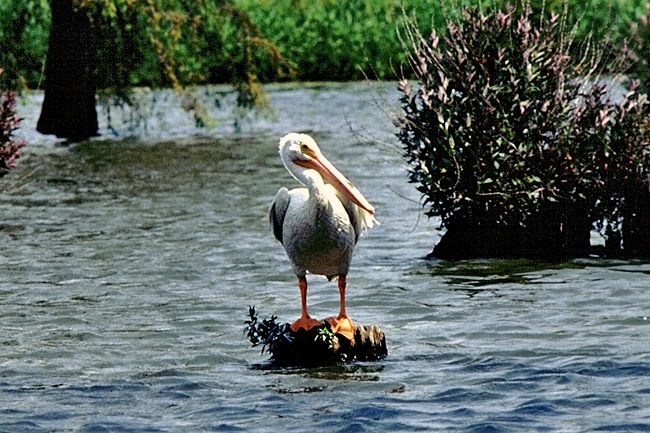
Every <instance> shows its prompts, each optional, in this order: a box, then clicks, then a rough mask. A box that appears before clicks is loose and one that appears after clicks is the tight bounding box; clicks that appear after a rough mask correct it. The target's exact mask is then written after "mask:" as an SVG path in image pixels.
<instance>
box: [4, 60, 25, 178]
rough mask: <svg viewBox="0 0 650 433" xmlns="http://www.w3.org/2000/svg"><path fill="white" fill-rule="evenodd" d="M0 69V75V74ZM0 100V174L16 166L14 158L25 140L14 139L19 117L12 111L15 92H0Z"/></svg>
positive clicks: (17, 155) (14, 102) (18, 154)
mask: <svg viewBox="0 0 650 433" xmlns="http://www.w3.org/2000/svg"><path fill="white" fill-rule="evenodd" d="M2 72H3V71H2V69H0V75H1V74H2ZM0 98H1V101H0V133H1V134H2V136H1V137H0V176H4V175H5V174H7V173H8V170H9V169H10V168H13V167H15V166H16V159H17V158H18V157H19V156H20V151H21V148H22V147H23V146H24V145H25V140H19V141H16V140H15V139H14V137H13V132H14V131H15V130H16V129H18V125H19V124H20V117H18V115H16V113H15V112H14V109H15V106H16V94H15V93H14V92H12V91H6V92H2V93H1V96H0Z"/></svg>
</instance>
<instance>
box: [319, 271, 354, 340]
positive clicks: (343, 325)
mask: <svg viewBox="0 0 650 433" xmlns="http://www.w3.org/2000/svg"><path fill="white" fill-rule="evenodd" d="M346 287H347V280H346V278H345V277H344V276H341V275H339V295H340V296H341V309H340V311H339V315H338V317H336V318H334V317H329V318H327V319H325V321H326V322H327V323H329V324H330V326H331V327H332V332H334V333H335V334H341V335H343V336H344V337H345V338H347V339H348V340H350V341H354V323H353V322H352V319H350V318H349V317H348V314H347V313H346V311H345V289H346Z"/></svg>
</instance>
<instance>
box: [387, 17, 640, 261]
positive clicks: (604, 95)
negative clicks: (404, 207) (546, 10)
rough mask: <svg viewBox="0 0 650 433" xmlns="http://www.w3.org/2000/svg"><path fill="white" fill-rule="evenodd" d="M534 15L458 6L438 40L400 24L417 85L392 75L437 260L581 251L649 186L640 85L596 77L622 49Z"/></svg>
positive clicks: (618, 64) (611, 67)
mask: <svg viewBox="0 0 650 433" xmlns="http://www.w3.org/2000/svg"><path fill="white" fill-rule="evenodd" d="M532 17H533V14H532V11H531V8H530V7H529V6H523V7H522V8H521V9H519V10H516V9H515V8H514V7H512V6H509V5H508V6H507V7H506V8H505V10H496V11H494V12H491V13H489V14H486V13H484V12H482V11H481V10H479V9H477V8H465V9H464V10H463V13H462V17H461V19H459V20H458V21H454V20H448V23H447V35H446V36H444V37H442V38H441V37H440V36H439V35H438V33H436V32H435V31H434V32H433V33H432V34H431V36H430V37H428V38H425V37H424V36H422V34H421V33H420V32H419V31H418V29H417V26H416V25H415V24H413V23H409V24H407V25H406V26H405V31H404V33H405V35H406V36H405V38H404V39H405V45H408V46H407V47H406V48H407V49H408V50H409V51H410V57H409V60H410V64H411V67H412V70H413V73H414V75H415V76H416V77H417V80H418V84H417V86H416V87H414V86H411V85H410V84H409V83H408V81H407V80H406V79H402V80H401V81H400V84H399V90H400V91H401V94H402V95H401V104H402V110H403V112H402V115H401V116H400V118H398V119H397V120H396V125H397V126H398V128H399V133H398V137H399V139H400V141H401V143H402V145H403V147H404V149H405V157H406V159H407V161H408V163H409V164H410V174H409V179H410V181H411V182H413V183H417V184H418V190H419V191H420V192H421V193H422V194H423V197H424V200H425V204H426V205H428V206H429V210H428V212H427V213H428V215H429V216H438V217H440V218H441V225H442V227H444V228H446V229H447V233H446V234H445V235H444V236H443V238H442V240H441V242H440V243H439V244H438V245H437V246H436V248H435V250H434V252H433V255H435V256H438V257H469V256H547V257H553V258H554V257H558V256H559V257H566V256H567V255H572V256H575V255H584V254H586V253H587V252H588V250H589V246H590V245H589V238H590V230H591V228H592V224H593V223H597V224H599V225H600V227H601V228H605V227H607V228H608V229H609V231H610V233H612V232H620V230H621V227H620V225H619V221H620V219H621V217H622V216H624V213H625V203H626V202H625V196H626V192H627V191H628V190H629V188H631V186H632V185H634V188H635V189H637V190H638V188H639V182H641V183H642V185H643V187H644V188H645V189H646V190H647V185H646V184H645V179H647V177H648V174H649V173H648V170H649V167H650V165H649V163H650V152H649V151H650V147H649V137H650V129H649V128H648V123H647V118H646V117H645V116H646V115H645V114H644V109H643V108H644V106H645V105H646V103H647V98H646V95H644V94H639V93H637V92H636V87H637V85H636V84H634V83H632V84H631V85H630V88H629V91H627V93H626V94H625V96H624V97H621V96H620V95H619V97H618V99H619V100H618V101H615V100H614V99H613V98H612V96H611V95H612V93H613V92H612V90H613V89H615V88H616V87H617V84H616V82H615V81H614V80H613V79H612V78H604V76H605V74H607V77H612V75H611V74H612V73H613V72H615V71H616V70H617V68H623V67H624V66H625V65H624V64H625V62H627V61H628V59H629V51H627V50H624V51H623V52H621V53H620V54H616V55H612V54H611V53H612V50H611V49H609V48H607V47H606V46H605V44H604V43H601V44H596V43H594V41H591V42H590V43H588V44H582V45H579V44H576V43H574V40H573V33H572V32H571V31H570V30H568V29H569V28H570V26H569V25H568V23H567V20H566V15H555V14H553V15H551V16H550V17H549V18H545V19H544V18H542V19H539V20H538V19H535V20H533V19H532ZM619 87H620V86H619ZM612 238H615V236H612Z"/></svg>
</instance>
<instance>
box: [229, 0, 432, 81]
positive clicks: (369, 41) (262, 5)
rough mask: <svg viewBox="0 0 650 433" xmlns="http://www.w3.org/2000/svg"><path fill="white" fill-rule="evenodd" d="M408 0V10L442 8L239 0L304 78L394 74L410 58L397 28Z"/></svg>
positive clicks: (363, 1)
mask: <svg viewBox="0 0 650 433" xmlns="http://www.w3.org/2000/svg"><path fill="white" fill-rule="evenodd" d="M402 3H404V5H403V6H404V9H405V10H406V11H407V12H408V13H418V14H419V13H425V14H426V15H427V16H431V15H432V14H434V13H435V12H437V10H438V9H439V6H435V3H434V4H428V5H427V4H426V2H417V1H404V2H400V1H396V0H349V1H339V0H317V1H307V0H262V1H258V0H237V4H238V5H239V6H240V7H241V8H242V9H244V10H246V11H248V13H250V15H251V19H252V20H253V22H255V23H256V24H257V25H258V27H259V28H260V29H261V30H262V32H263V33H264V35H265V36H266V37H268V38H269V40H271V41H272V42H273V43H274V44H276V46H277V47H278V48H279V49H280V51H281V52H282V53H283V54H284V55H285V57H286V58H287V59H289V61H290V63H291V65H292V66H293V68H294V69H295V70H296V76H297V78H298V79H301V80H353V79H363V78H364V74H367V75H368V76H371V77H374V76H377V77H379V78H386V77H390V78H392V77H393V76H394V75H395V70H394V68H397V67H398V66H399V65H400V64H401V63H404V61H405V60H406V58H405V55H404V53H403V51H402V50H401V47H400V42H399V40H398V38H397V35H396V32H395V26H396V23H397V22H398V21H399V20H400V19H401V16H402V9H401V4H402Z"/></svg>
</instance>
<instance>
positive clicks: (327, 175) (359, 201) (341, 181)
mask: <svg viewBox="0 0 650 433" xmlns="http://www.w3.org/2000/svg"><path fill="white" fill-rule="evenodd" d="M310 156H311V160H310V161H296V163H297V164H298V165H301V166H303V167H306V168H311V169H314V170H316V171H317V172H319V173H320V175H321V176H322V177H323V180H324V181H325V182H327V183H329V184H330V185H332V186H333V187H334V188H336V189H337V190H338V191H340V192H341V193H342V194H343V195H345V196H346V197H347V198H349V199H350V200H351V201H352V202H353V203H354V204H356V205H357V206H359V207H360V208H362V209H364V210H366V211H368V212H370V213H371V214H374V213H375V208H374V207H373V206H372V205H371V204H370V203H368V200H366V198H365V197H364V196H363V195H362V194H361V192H360V191H359V190H358V189H357V188H356V187H355V186H354V185H352V182H350V181H349V180H348V179H347V178H346V177H345V176H343V174H341V172H340V171H338V170H337V169H336V167H334V165H333V164H332V163H331V162H329V160H328V159H327V158H325V156H323V154H322V153H320V152H317V153H314V154H311V155H310Z"/></svg>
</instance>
